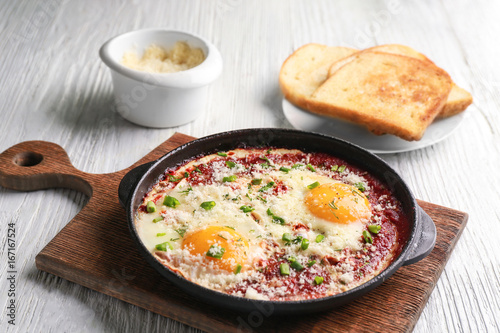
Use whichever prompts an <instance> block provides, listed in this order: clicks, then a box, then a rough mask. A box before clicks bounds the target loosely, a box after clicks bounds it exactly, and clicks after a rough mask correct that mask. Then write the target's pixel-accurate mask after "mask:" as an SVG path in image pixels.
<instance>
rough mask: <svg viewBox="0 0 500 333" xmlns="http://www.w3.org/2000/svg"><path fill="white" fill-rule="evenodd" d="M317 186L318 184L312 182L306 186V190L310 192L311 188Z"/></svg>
mask: <svg viewBox="0 0 500 333" xmlns="http://www.w3.org/2000/svg"><path fill="white" fill-rule="evenodd" d="M318 186H319V182H314V183H312V184H309V185H307V188H308V189H310V190H312V189H313V188H316V187H318Z"/></svg>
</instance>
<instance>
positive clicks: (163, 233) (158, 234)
mask: <svg viewBox="0 0 500 333" xmlns="http://www.w3.org/2000/svg"><path fill="white" fill-rule="evenodd" d="M166 234H167V233H166V232H159V233H157V234H156V237H161V236H165V235H166Z"/></svg>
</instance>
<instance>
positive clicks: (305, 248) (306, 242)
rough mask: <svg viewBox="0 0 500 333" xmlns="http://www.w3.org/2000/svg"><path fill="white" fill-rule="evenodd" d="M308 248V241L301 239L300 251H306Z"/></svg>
mask: <svg viewBox="0 0 500 333" xmlns="http://www.w3.org/2000/svg"><path fill="white" fill-rule="evenodd" d="M308 247H309V239H307V238H302V242H301V243H300V248H301V249H302V250H307V248H308Z"/></svg>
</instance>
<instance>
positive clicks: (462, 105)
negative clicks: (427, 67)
mask: <svg viewBox="0 0 500 333" xmlns="http://www.w3.org/2000/svg"><path fill="white" fill-rule="evenodd" d="M371 51H377V52H386V53H392V54H397V55H403V56H407V57H412V58H416V59H420V60H422V61H428V62H430V63H432V64H434V63H433V62H432V61H431V60H430V59H429V58H427V57H426V56H425V55H423V54H422V53H420V52H417V51H416V50H414V49H412V48H411V47H408V46H405V45H399V44H386V45H379V46H374V47H371V48H368V49H365V50H363V51H360V52H371ZM331 52H333V51H331ZM351 60H352V58H351V57H346V58H344V59H342V60H339V61H337V62H335V63H333V64H332V66H331V67H330V69H329V70H328V76H331V75H332V74H333V73H335V71H337V70H338V69H339V68H340V67H342V66H343V65H345V64H346V63H348V62H349V61H351ZM470 104H472V95H471V94H470V93H469V92H468V91H467V90H465V89H463V88H460V87H459V86H457V85H456V84H455V83H453V84H452V87H451V91H450V94H449V95H448V98H447V100H446V104H445V105H444V107H443V109H442V110H441V112H440V113H439V114H438V116H437V118H446V117H451V116H454V115H456V114H459V113H460V112H462V111H465V109H467V107H468V106H469V105H470Z"/></svg>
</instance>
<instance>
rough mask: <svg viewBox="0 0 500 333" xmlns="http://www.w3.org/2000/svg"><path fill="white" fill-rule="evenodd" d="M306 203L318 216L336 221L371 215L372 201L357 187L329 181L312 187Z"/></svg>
mask: <svg viewBox="0 0 500 333" xmlns="http://www.w3.org/2000/svg"><path fill="white" fill-rule="evenodd" d="M305 204H306V206H307V208H308V209H309V211H310V212H311V213H312V214H313V215H314V216H316V217H319V218H322V219H324V220H328V221H330V222H336V223H344V224H348V223H352V222H354V221H358V220H360V219H368V218H370V216H371V209H370V203H369V202H368V199H367V198H366V196H365V195H364V194H363V193H361V192H360V191H359V190H358V189H357V188H356V187H353V186H351V185H347V184H343V183H328V184H323V185H320V186H318V187H316V188H314V189H312V190H311V191H310V192H309V193H308V194H307V196H306V199H305Z"/></svg>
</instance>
